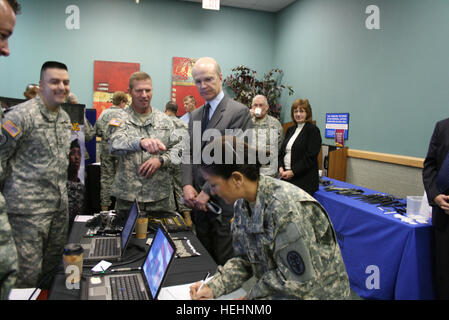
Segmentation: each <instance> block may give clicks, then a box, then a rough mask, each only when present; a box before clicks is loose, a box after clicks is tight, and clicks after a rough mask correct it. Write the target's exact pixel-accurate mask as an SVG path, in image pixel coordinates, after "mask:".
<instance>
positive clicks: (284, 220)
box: [190, 137, 350, 299]
mask: <svg viewBox="0 0 449 320" xmlns="http://www.w3.org/2000/svg"><path fill="white" fill-rule="evenodd" d="M240 143H241V145H240ZM242 146H243V147H242ZM211 147H212V148H211V149H209V150H213V153H214V154H215V155H217V156H218V159H217V158H215V157H213V156H212V157H213V161H212V164H209V165H203V166H202V173H203V175H204V177H205V178H206V179H207V180H208V181H209V182H210V184H211V190H212V192H213V193H216V194H218V195H219V196H220V197H222V198H223V199H225V201H226V202H227V203H234V220H233V222H232V233H233V246H234V250H235V254H236V257H235V258H232V259H230V260H228V261H227V262H226V264H225V265H224V266H219V267H218V270H217V272H216V274H215V275H214V277H213V278H212V280H211V281H209V282H208V283H207V285H203V287H202V289H201V291H199V292H198V289H199V287H200V284H201V283H200V282H198V283H196V284H194V285H192V286H191V288H190V294H191V297H192V299H210V298H214V297H218V296H221V295H223V294H228V293H230V292H232V291H234V290H236V289H238V288H239V287H241V285H242V284H243V283H244V282H245V281H246V280H248V279H249V278H251V277H255V280H256V282H255V285H254V286H253V287H252V288H251V289H250V290H249V292H248V294H247V296H245V297H243V299H347V298H348V297H349V294H350V289H349V281H348V276H347V273H346V269H345V266H344V263H343V259H342V257H341V252H340V248H339V246H338V244H337V241H336V237H335V231H334V229H333V227H332V223H331V221H330V220H329V217H328V215H327V213H326V211H325V210H324V209H323V207H322V206H321V205H320V204H319V203H318V202H317V201H316V200H315V199H314V198H312V197H311V196H310V195H308V194H307V193H306V192H304V191H303V190H301V189H300V188H298V187H296V186H294V185H292V184H290V183H288V182H285V181H280V180H277V179H274V178H271V177H267V176H262V175H259V169H260V165H259V164H256V162H257V161H256V150H253V149H251V148H249V147H248V145H246V144H245V143H243V142H240V140H237V138H235V137H222V138H221V139H215V140H214V141H213V142H212V145H211ZM217 151H218V152H217ZM230 159H232V161H230ZM230 162H231V163H230ZM251 163H253V164H251Z"/></svg>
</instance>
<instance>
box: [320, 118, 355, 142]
mask: <svg viewBox="0 0 449 320" xmlns="http://www.w3.org/2000/svg"><path fill="white" fill-rule="evenodd" d="M336 129H340V130H345V140H348V131H349V113H326V129H325V137H326V138H335V130H336Z"/></svg>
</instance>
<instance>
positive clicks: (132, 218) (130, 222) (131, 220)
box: [122, 201, 138, 249]
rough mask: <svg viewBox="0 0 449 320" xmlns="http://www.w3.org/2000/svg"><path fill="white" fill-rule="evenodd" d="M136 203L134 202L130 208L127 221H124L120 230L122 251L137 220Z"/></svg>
mask: <svg viewBox="0 0 449 320" xmlns="http://www.w3.org/2000/svg"><path fill="white" fill-rule="evenodd" d="M137 211H138V210H137V203H136V201H134V203H133V206H132V207H131V210H130V211H129V216H128V219H127V220H126V223H125V226H124V227H123V230H122V249H125V248H126V242H127V241H128V238H129V236H130V234H131V232H133V228H134V224H135V222H136V219H137V214H138V212H137Z"/></svg>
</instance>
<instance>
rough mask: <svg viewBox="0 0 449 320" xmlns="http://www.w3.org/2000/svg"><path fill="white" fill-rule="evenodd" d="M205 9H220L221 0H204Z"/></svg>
mask: <svg viewBox="0 0 449 320" xmlns="http://www.w3.org/2000/svg"><path fill="white" fill-rule="evenodd" d="M203 9H209V10H220V0H203Z"/></svg>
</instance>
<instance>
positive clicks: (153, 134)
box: [108, 107, 181, 202]
mask: <svg viewBox="0 0 449 320" xmlns="http://www.w3.org/2000/svg"><path fill="white" fill-rule="evenodd" d="M116 116H117V117H116V118H113V119H111V121H110V122H109V128H108V132H109V133H108V136H109V151H110V152H111V154H113V155H117V156H120V159H119V164H118V168H117V173H116V175H115V180H114V184H113V186H112V195H113V196H115V197H117V198H118V199H122V200H127V201H134V199H135V198H137V199H138V201H139V202H153V201H159V200H162V199H165V198H167V197H168V196H169V195H170V193H173V186H172V184H171V176H170V172H169V170H168V168H169V166H170V163H171V154H172V153H173V154H176V155H178V154H179V152H180V148H181V145H180V144H179V143H178V139H176V138H175V136H174V131H175V127H174V125H173V122H172V121H171V120H170V118H169V117H168V116H167V115H166V114H165V113H163V112H161V111H159V110H157V109H154V108H152V112H151V115H150V116H149V118H148V119H147V120H146V121H145V123H142V122H141V120H140V119H139V118H138V117H137V116H136V114H135V111H134V109H133V108H132V107H130V108H127V109H126V110H123V111H120V112H119V113H118V114H116ZM143 138H157V139H159V140H160V141H161V142H162V143H163V144H164V145H165V147H166V148H167V151H165V152H163V153H160V154H158V155H152V154H150V153H148V152H146V151H144V150H142V148H141V147H140V140H141V139H143ZM154 157H162V158H163V159H164V164H163V165H162V167H161V168H159V169H158V170H157V171H156V172H155V173H153V175H152V176H150V177H149V178H148V179H146V178H144V177H142V176H141V175H140V174H139V168H140V166H141V165H142V164H143V163H144V162H145V161H147V160H148V159H150V158H154Z"/></svg>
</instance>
